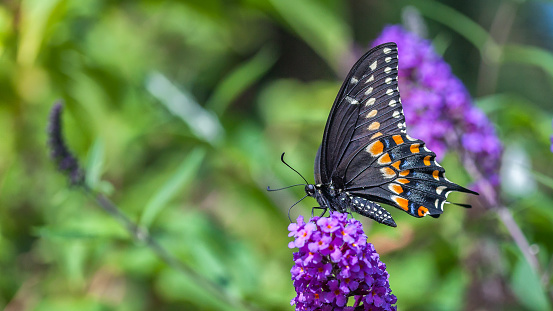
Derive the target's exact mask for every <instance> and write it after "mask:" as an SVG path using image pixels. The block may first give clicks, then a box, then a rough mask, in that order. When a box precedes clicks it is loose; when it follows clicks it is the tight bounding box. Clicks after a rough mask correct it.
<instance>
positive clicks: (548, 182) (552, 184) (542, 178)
mask: <svg viewBox="0 0 553 311" xmlns="http://www.w3.org/2000/svg"><path fill="white" fill-rule="evenodd" d="M532 175H533V176H534V178H535V179H536V180H537V181H538V182H540V183H541V184H542V185H544V186H546V187H549V188H551V189H553V178H551V177H549V176H547V175H544V174H542V173H539V172H536V171H532Z"/></svg>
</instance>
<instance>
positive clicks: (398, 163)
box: [392, 160, 401, 171]
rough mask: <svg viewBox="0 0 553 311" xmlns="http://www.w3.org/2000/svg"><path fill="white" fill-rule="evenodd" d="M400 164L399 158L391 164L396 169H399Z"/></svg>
mask: <svg viewBox="0 0 553 311" xmlns="http://www.w3.org/2000/svg"><path fill="white" fill-rule="evenodd" d="M400 164H401V160H400V161H395V162H394V163H393V164H392V166H393V167H395V168H396V170H398V171H399V165H400Z"/></svg>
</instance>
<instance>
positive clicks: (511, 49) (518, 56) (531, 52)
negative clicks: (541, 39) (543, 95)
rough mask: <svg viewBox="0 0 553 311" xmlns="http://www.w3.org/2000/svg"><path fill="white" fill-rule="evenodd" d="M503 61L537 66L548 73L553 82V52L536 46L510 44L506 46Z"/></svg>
mask: <svg viewBox="0 0 553 311" xmlns="http://www.w3.org/2000/svg"><path fill="white" fill-rule="evenodd" d="M501 61H502V62H505V63H519V64H526V65H531V66H535V67H537V68H539V69H541V70H543V71H545V73H547V75H548V76H549V78H550V83H552V84H553V53H551V52H550V51H548V50H545V49H542V48H539V47H536V46H525V45H516V44H509V45H506V46H505V47H504V50H503V53H502V58H501Z"/></svg>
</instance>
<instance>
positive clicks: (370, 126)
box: [369, 122, 380, 131]
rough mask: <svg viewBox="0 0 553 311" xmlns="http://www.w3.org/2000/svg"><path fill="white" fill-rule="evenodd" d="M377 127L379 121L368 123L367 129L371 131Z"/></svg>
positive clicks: (378, 126)
mask: <svg viewBox="0 0 553 311" xmlns="http://www.w3.org/2000/svg"><path fill="white" fill-rule="evenodd" d="M378 128H380V123H379V122H373V123H371V124H370V125H369V130H371V131H374V130H378Z"/></svg>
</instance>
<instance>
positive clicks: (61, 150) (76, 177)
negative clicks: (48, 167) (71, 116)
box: [48, 101, 85, 185]
mask: <svg viewBox="0 0 553 311" xmlns="http://www.w3.org/2000/svg"><path fill="white" fill-rule="evenodd" d="M62 112H63V103H62V102H61V101H58V102H57V103H56V104H54V107H52V110H51V111H50V118H49V122H48V146H49V147H50V157H51V158H52V160H53V161H54V163H56V165H57V167H58V169H59V170H60V171H61V172H63V173H64V174H66V175H67V176H68V177H69V182H70V183H71V185H82V184H83V183H84V176H85V175H84V171H83V170H82V169H81V167H80V166H79V161H77V158H76V157H75V156H74V155H73V154H72V153H71V151H69V149H68V148H67V145H66V144H65V140H64V138H63V127H62V124H61V114H62Z"/></svg>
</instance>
